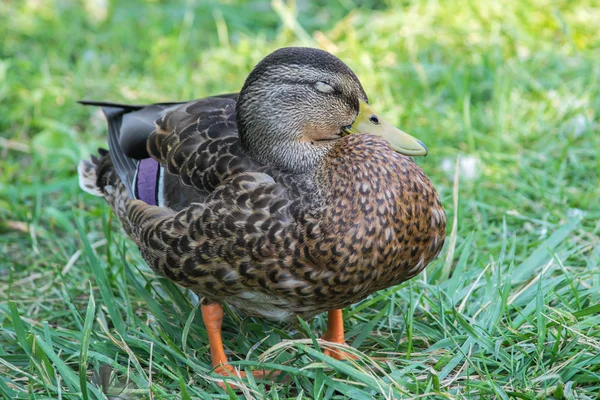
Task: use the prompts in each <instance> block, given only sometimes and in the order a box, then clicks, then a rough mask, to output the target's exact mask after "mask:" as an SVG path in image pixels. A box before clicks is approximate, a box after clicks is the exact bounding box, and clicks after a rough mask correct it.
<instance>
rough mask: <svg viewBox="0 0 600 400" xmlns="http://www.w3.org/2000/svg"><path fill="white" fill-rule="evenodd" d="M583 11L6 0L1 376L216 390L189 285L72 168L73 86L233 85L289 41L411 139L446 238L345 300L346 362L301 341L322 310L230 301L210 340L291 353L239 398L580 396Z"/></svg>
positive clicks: (597, 323) (593, 323)
mask: <svg viewBox="0 0 600 400" xmlns="http://www.w3.org/2000/svg"><path fill="white" fill-rule="evenodd" d="M599 21H600V3H599V2H598V1H595V0H581V1H577V2H574V1H567V0H565V1H560V0H556V1H551V0H522V1H509V0H503V1H477V0H464V1H458V0H456V1H452V0H449V1H441V0H439V1H433V0H412V1H411V0H404V1H392V0H388V1H379V0H334V1H320V0H317V1H301V0H297V1H284V0H273V1H270V2H269V1H241V0H237V1H236V0H230V1H219V2H217V1H181V0H179V1H150V0H148V1H140V0H133V1H127V2H125V1H109V0H85V1H83V0H82V1H75V0H45V1H42V0H20V1H13V0H4V1H3V2H1V3H0V394H2V395H4V397H5V398H11V399H12V398H34V397H35V398H57V396H59V393H60V395H61V396H64V398H67V396H69V398H80V396H84V395H87V394H88V393H89V396H90V397H91V398H102V396H110V395H113V396H114V395H115V393H121V396H122V397H126V398H148V397H154V398H212V397H213V396H217V397H216V398H219V396H225V397H227V398H229V397H230V396H234V397H235V394H233V392H232V393H230V394H225V392H223V391H221V390H220V389H219V388H218V387H217V386H216V385H215V384H214V383H211V381H210V379H208V380H207V378H206V376H210V375H209V372H208V371H209V370H210V362H209V358H208V355H207V354H206V336H205V333H204V332H203V326H202V323H201V319H200V318H199V316H198V315H197V308H195V304H196V303H195V300H194V299H193V298H192V297H190V296H189V295H188V294H187V293H185V292H183V291H180V290H179V289H177V288H175V287H174V286H172V285H171V286H170V285H169V284H168V283H167V282H166V281H164V280H161V279H157V278H154V277H153V276H152V275H151V274H150V273H149V270H148V269H147V268H146V267H145V266H144V264H143V261H142V259H141V257H140V256H139V253H137V250H135V248H134V246H133V245H132V243H131V242H129V241H128V240H127V239H126V238H125V236H124V235H123V233H122V231H121V230H120V228H119V227H118V224H117V223H116V222H115V221H113V220H112V219H111V217H110V210H108V208H107V207H106V206H105V205H104V204H103V202H102V201H101V200H100V199H97V198H93V197H91V196H89V195H86V194H85V193H83V192H81V191H80V190H79V188H78V187H77V178H76V166H77V162H78V160H79V159H81V158H84V157H88V155H89V154H90V153H93V152H95V149H96V148H97V147H106V125H105V122H104V120H103V117H102V115H101V113H100V112H99V111H98V110H94V109H90V108H84V107H82V106H79V105H77V104H76V103H75V101H77V100H79V99H84V98H85V99H95V100H107V101H118V102H128V103H138V104H139V103H147V102H160V101H179V100H186V99H192V98H198V97H203V96H208V95H212V94H218V93H226V92H232V91H238V90H239V89H240V88H241V86H242V84H243V81H244V78H245V76H246V75H247V74H248V73H249V71H250V70H251V68H252V67H253V66H254V65H255V64H256V63H257V62H258V61H259V60H260V59H261V58H262V57H264V56H265V55H267V54H268V53H269V52H271V51H272V50H275V49H277V48H279V47H283V46H289V45H296V46H298V45H301V46H311V47H319V48H322V49H325V50H327V51H330V52H332V53H334V54H335V55H337V56H338V57H339V58H341V59H342V60H343V61H345V62H346V63H347V64H348V65H349V66H350V67H351V68H352V69H353V70H354V71H355V72H356V73H357V75H358V76H359V78H360V79H361V81H362V83H363V86H364V87H365V90H366V91H367V94H368V95H369V97H370V100H371V102H372V103H373V104H374V105H375V106H376V107H377V108H378V109H381V110H382V113H383V114H384V115H385V116H386V119H388V120H390V121H391V122H393V123H395V124H397V125H398V126H399V127H401V128H402V129H403V130H405V131H407V132H409V133H411V134H412V135H413V136H416V137H418V138H419V139H421V140H422V141H424V142H425V143H426V144H427V145H428V147H429V149H430V155H429V156H428V157H427V158H424V159H419V160H418V163H419V164H420V165H421V167H422V168H423V169H424V170H425V172H426V173H427V174H428V175H429V176H430V177H431V179H432V181H433V182H434V184H435V185H436V187H437V188H438V191H439V192H440V195H441V197H442V201H443V203H444V205H445V207H446V210H447V213H448V219H449V230H448V235H449V239H448V241H447V245H446V247H445V250H444V251H443V253H442V255H441V256H440V257H439V258H438V260H436V261H435V262H434V263H433V264H432V265H431V266H429V267H428V269H427V271H426V273H425V274H423V275H421V276H420V277H418V278H416V279H415V280H413V281H412V282H409V283H405V284H403V285H401V286H399V287H396V288H391V289H388V290H386V291H383V292H380V293H378V294H375V295H373V296H372V297H371V298H370V299H369V300H366V301H365V302H362V303H361V304H359V305H357V306H354V307H352V308H351V309H349V310H347V312H346V313H347V315H346V324H347V325H346V328H347V334H348V335H347V339H348V343H350V344H351V345H352V346H353V347H355V348H358V349H359V350H360V351H361V352H362V354H363V356H362V358H361V359H360V361H359V364H357V365H355V364H339V363H338V364H336V363H334V362H333V361H331V360H329V359H327V358H325V357H324V356H322V355H321V353H319V352H316V353H315V352H311V350H312V342H311V341H310V340H309V341H308V342H302V339H305V338H307V337H310V332H311V331H312V332H315V335H316V336H317V337H318V335H317V332H320V330H321V329H322V328H323V327H324V319H323V318H322V317H317V318H316V319H315V320H314V321H311V322H310V330H309V329H300V330H299V331H294V330H293V329H288V328H286V327H280V326H277V325H276V324H269V323H266V322H264V321H261V320H254V319H240V318H239V317H238V316H237V315H236V314H235V313H233V312H231V311H229V312H228V315H229V316H228V317H227V318H226V326H225V330H226V338H225V340H226V347H227V348H228V349H229V350H231V351H232V359H234V360H239V359H242V360H244V359H246V356H247V354H249V352H250V355H248V359H247V361H245V362H242V363H240V364H239V365H241V366H245V367H250V366H252V367H255V366H256V365H258V364H259V362H262V361H265V360H264V359H262V358H261V359H259V358H258V354H261V353H262V352H264V351H267V350H269V351H270V353H268V354H269V356H268V357H267V361H268V362H271V363H272V364H273V365H276V366H277V368H279V369H285V368H287V370H286V371H288V373H289V375H290V377H291V378H290V379H291V383H290V382H288V383H286V384H285V385H281V384H274V385H266V384H265V383H264V382H263V383H260V382H258V383H256V382H250V383H248V386H247V387H246V389H247V390H248V392H247V393H246V392H244V393H245V394H244V395H243V396H242V395H240V396H242V397H241V398H244V396H245V397H247V398H249V397H255V398H262V397H269V398H334V397H337V398H346V397H344V396H348V397H354V398H367V399H368V398H401V397H406V398H414V397H416V396H424V397H427V398H438V397H439V398H465V397H470V396H479V397H480V398H509V397H511V396H516V397H519V398H527V399H529V398H531V399H534V398H552V397H553V398H597V397H598V396H599V393H600V392H599V390H600V389H599V386H600V383H599V382H600V358H599V356H598V353H599V352H598V349H599V348H600V333H599V331H600V328H599V327H600V317H599V316H598V314H599V313H600V306H598V303H599V298H600V275H599V274H600V272H599V268H598V261H599V260H600V249H599V242H600V240H599V238H598V229H599V228H600V225H599V223H598V220H599V217H600V207H599V205H598V198H599V196H600V182H599V175H600V157H598V149H599V148H600V134H599V132H598V114H599V111H600V82H599V80H600V63H599V62H598V60H599V54H600V35H599V34H598V23H599ZM455 172H456V177H457V178H458V179H455ZM453 189H454V191H455V194H453ZM92 247H93V248H94V249H95V250H94V251H92ZM98 271H105V272H103V273H102V274H100V275H99V274H98ZM104 274H105V275H104ZM91 300H93V301H91ZM161 310H162V312H161ZM119 320H120V321H125V324H124V325H120V324H119V322H118V321H119ZM186 322H187V324H186ZM182 331H183V332H185V334H184V335H183V336H182V335H181V332H182ZM263 339H265V341H264V342H261V340H263ZM290 339H298V340H300V341H299V342H296V341H289V340H290ZM124 344H126V345H124ZM150 344H151V345H152V346H153V347H152V349H153V351H152V357H154V364H153V369H152V371H151V369H150V360H151V357H150V354H149V352H148V346H149V345H150ZM255 344H259V345H258V347H257V348H256V349H255V348H253V347H252V346H254V345H255ZM307 348H309V349H307ZM265 357H266V356H265ZM151 372H152V373H151ZM238 395H239V392H238ZM428 396H429V397H428ZM436 396H437V397H436Z"/></svg>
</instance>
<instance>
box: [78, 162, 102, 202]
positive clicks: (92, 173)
mask: <svg viewBox="0 0 600 400" xmlns="http://www.w3.org/2000/svg"><path fill="white" fill-rule="evenodd" d="M97 161H98V159H97V158H96V157H93V156H92V158H91V160H81V161H79V165H77V174H78V175H79V187H80V188H81V189H82V190H83V191H85V192H88V193H89V194H91V195H94V196H98V197H104V193H103V192H102V190H101V189H100V188H99V187H98V176H97V175H96V168H97V167H98V164H97Z"/></svg>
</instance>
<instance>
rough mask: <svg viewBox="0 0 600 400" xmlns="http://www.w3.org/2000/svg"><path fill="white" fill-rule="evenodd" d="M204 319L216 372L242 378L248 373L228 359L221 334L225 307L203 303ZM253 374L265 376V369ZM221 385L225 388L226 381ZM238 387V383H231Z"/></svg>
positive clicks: (211, 358) (220, 384) (260, 376)
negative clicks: (230, 362)
mask: <svg viewBox="0 0 600 400" xmlns="http://www.w3.org/2000/svg"><path fill="white" fill-rule="evenodd" d="M201 310H202V320H203V321H204V325H205V327H206V333H207V334H208V345H209V347H210V360H211V363H212V366H213V367H215V372H216V373H217V374H219V375H223V376H231V375H234V376H235V375H238V374H239V376H240V377H242V378H244V377H246V373H245V372H243V371H238V370H236V369H235V368H234V367H232V366H231V365H230V364H229V362H228V361H227V356H226V355H225V349H224V348H223V338H222V336H221V326H222V325H223V307H222V306H221V305H220V304H218V303H211V304H202V305H201ZM252 375H254V376H256V377H258V378H263V377H264V376H265V373H264V371H252ZM219 386H221V387H222V388H225V384H224V383H222V382H221V383H219ZM230 386H231V387H233V388H236V385H232V384H230Z"/></svg>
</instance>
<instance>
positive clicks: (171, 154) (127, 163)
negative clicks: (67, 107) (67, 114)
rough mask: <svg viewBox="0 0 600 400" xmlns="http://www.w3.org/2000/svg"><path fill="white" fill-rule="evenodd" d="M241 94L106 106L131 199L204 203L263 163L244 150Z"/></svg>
mask: <svg viewBox="0 0 600 400" xmlns="http://www.w3.org/2000/svg"><path fill="white" fill-rule="evenodd" d="M237 97H238V95H237V93H235V94H225V95H219V96H213V97H208V98H204V99H200V100H193V101H189V102H183V103H157V104H151V105H126V104H118V103H110V102H97V101H82V102H80V103H82V104H84V105H91V106H100V107H102V110H103V112H104V114H105V116H106V119H107V122H108V128H109V154H110V159H111V161H112V164H113V166H114V169H115V172H116V173H117V175H118V177H119V178H120V180H121V181H122V183H123V184H124V186H125V188H126V189H127V192H128V194H129V197H130V198H133V199H140V200H143V201H144V202H146V203H148V204H150V205H159V206H166V207H170V208H172V209H175V210H180V209H182V208H184V207H186V206H188V205H189V204H190V203H191V202H202V201H204V199H205V198H206V196H207V195H208V194H210V193H211V192H212V191H213V190H214V189H215V188H216V187H218V186H219V184H220V183H221V182H223V181H224V180H226V179H228V178H229V177H231V176H232V175H233V174H235V173H238V172H240V171H242V170H251V169H253V168H257V167H260V166H259V165H258V164H256V163H255V162H253V161H252V160H251V159H249V157H247V156H246V155H245V154H244V153H243V152H241V151H240V149H239V144H238V132H237V123H236V119H235V106H236V101H237Z"/></svg>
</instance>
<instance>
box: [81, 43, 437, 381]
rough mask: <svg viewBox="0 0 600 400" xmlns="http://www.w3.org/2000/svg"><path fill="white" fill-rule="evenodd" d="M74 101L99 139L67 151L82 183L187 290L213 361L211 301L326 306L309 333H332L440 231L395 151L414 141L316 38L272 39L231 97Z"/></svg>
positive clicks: (289, 313)
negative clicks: (197, 306)
mask: <svg viewBox="0 0 600 400" xmlns="http://www.w3.org/2000/svg"><path fill="white" fill-rule="evenodd" d="M84 104H89V105H99V106H102V108H103V110H104V113H105V115H106V117H107V119H108V127H109V149H110V151H109V152H106V151H101V152H100V157H98V158H96V157H92V159H91V160H90V161H82V162H81V163H80V165H79V176H80V185H81V187H82V189H83V190H85V191H87V192H90V193H92V194H94V195H98V196H101V197H104V198H105V199H106V201H107V202H108V203H109V204H110V206H111V208H112V209H113V211H114V212H115V213H116V214H117V216H118V217H119V219H120V220H121V223H122V225H123V227H124V228H125V230H126V231H127V233H128V234H129V236H130V237H131V238H132V239H133V240H134V241H135V242H136V244H137V245H138V247H139V248H140V250H141V253H142V255H143V257H144V259H145V260H146V261H147V262H148V264H149V265H150V266H151V267H152V269H153V270H154V271H156V272H157V273H159V274H161V275H164V276H165V277H167V278H169V279H171V280H173V281H174V282H176V283H178V284H180V285H182V286H185V287H187V288H189V289H191V290H193V291H194V292H195V293H197V294H198V295H199V296H201V297H202V298H203V300H202V315H203V319H204V323H205V324H206V328H207V331H208V335H209V342H210V350H211V357H212V363H213V365H214V366H215V367H217V371H218V372H219V373H222V374H226V373H227V372H228V371H231V366H230V365H229V364H227V358H226V357H225V353H224V351H223V345H222V341H221V323H222V319H223V310H222V307H221V303H229V304H231V305H233V306H234V307H236V308H238V309H239V310H241V311H243V312H246V313H247V314H251V315H258V316H262V317H265V318H269V319H275V320H287V319H290V318H294V316H296V315H299V316H302V318H310V317H313V316H314V315H316V314H318V313H322V312H324V311H328V312H329V318H328V324H327V331H326V332H325V334H324V336H323V338H324V339H325V340H328V341H331V342H335V343H344V330H343V329H344V327H343V321H342V317H341V315H342V314H341V309H342V308H343V307H346V306H348V305H350V304H353V303H356V302H358V301H360V300H362V299H364V298H365V297H366V296H368V295H369V294H371V293H373V292H375V291H377V290H380V289H384V288H387V287H390V286H393V285H397V284H399V283H401V282H403V281H405V280H407V279H410V278H412V277H414V276H415V275H417V274H418V273H419V272H420V271H421V270H423V268H425V266H426V265H427V264H428V263H429V262H430V261H431V260H433V259H434V258H435V257H436V256H437V254H438V253H439V252H440V249H441V248H442V245H443V243H444V238H445V230H446V219H445V212H444V208H443V207H442V204H441V203H440V199H439V198H438V195H437V193H436V191H435V189H434V187H433V185H432V184H431V182H430V181H429V179H428V178H427V176H426V175H425V174H424V173H423V171H422V170H421V169H420V168H419V167H418V166H417V165H416V164H415V163H414V162H413V160H412V158H411V157H408V156H418V155H425V154H427V149H426V147H425V146H424V145H423V143H421V142H420V141H418V140H416V139H414V138H413V137H411V136H409V135H408V134H406V133H404V132H402V131H401V130H398V129H396V128H394V127H393V126H392V125H390V124H388V123H387V122H386V121H385V120H384V119H383V118H382V117H381V116H380V115H379V114H377V113H376V112H375V111H374V110H373V108H371V106H370V105H369V104H368V102H367V95H366V94H365V92H364V90H363V88H362V86H361V84H360V82H359V80H358V78H357V77H356V75H355V74H354V73H353V72H352V71H351V70H350V68H348V67H347V66H346V65H345V64H344V63H343V62H342V61H340V60H339V59H338V58H336V57H334V56H333V55H331V54H329V53H327V52H325V51H321V50H316V49H310V48H284V49H280V50H277V51H275V52H274V53H272V54H271V55H269V56H267V57H266V58H265V59H263V60H262V61H261V62H260V63H259V64H258V65H257V66H256V67H255V68H254V69H253V70H252V72H251V73H250V75H249V76H248V78H247V79H246V82H245V84H244V86H243V88H242V90H241V92H240V93H239V95H237V94H230V95H222V96H215V97H208V98H205V99H201V100H194V101H190V102H186V103H163V104H154V105H150V106H128V105H118V104H112V103H100V102H84ZM329 354H330V355H332V356H334V357H336V358H343V357H344V356H345V354H344V353H342V352H339V351H335V350H331V351H330V352H329Z"/></svg>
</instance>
